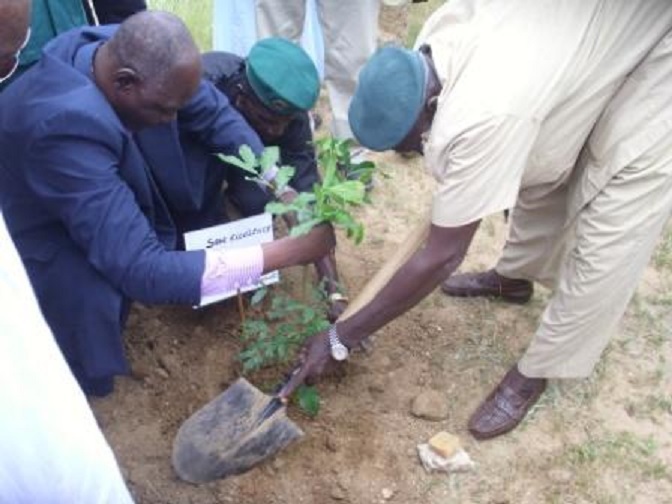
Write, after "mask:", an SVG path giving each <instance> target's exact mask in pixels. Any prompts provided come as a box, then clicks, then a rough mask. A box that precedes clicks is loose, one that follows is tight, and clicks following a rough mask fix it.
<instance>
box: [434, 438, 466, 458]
mask: <svg viewBox="0 0 672 504" xmlns="http://www.w3.org/2000/svg"><path fill="white" fill-rule="evenodd" d="M428 443H429V447H430V448H431V449H432V451H434V452H435V453H438V454H439V455H441V456H442V457H443V458H450V457H452V456H453V455H454V454H455V452H456V451H457V450H459V449H460V448H462V445H461V443H460V438H459V437H457V436H454V435H453V434H450V433H449V432H446V431H441V432H439V433H437V434H434V435H433V436H432V437H431V439H430V440H429V441H428Z"/></svg>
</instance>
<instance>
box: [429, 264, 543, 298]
mask: <svg viewBox="0 0 672 504" xmlns="http://www.w3.org/2000/svg"><path fill="white" fill-rule="evenodd" d="M441 290H442V291H443V292H445V293H446V294H448V295H449V296H455V297H476V296H487V297H493V298H497V299H501V300H502V301H507V302H509V303H518V304H523V303H527V302H528V301H529V300H530V298H531V297H532V292H533V291H534V286H533V285H532V282H530V281H529V280H520V279H515V278H507V277H503V276H502V275H500V274H499V273H497V272H496V271H495V270H494V268H493V269H490V270H488V271H484V272H481V273H463V274H460V275H453V276H451V277H450V278H449V279H448V280H446V281H444V282H443V283H442V284H441Z"/></svg>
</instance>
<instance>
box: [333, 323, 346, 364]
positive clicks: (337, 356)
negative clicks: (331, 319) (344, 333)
mask: <svg viewBox="0 0 672 504" xmlns="http://www.w3.org/2000/svg"><path fill="white" fill-rule="evenodd" d="M329 347H330V349H331V356H332V357H333V358H334V360H337V361H344V360H346V359H347V358H348V356H349V355H350V351H349V350H348V347H346V346H345V345H344V344H343V342H341V340H340V338H339V337H338V333H337V332H336V325H335V324H334V325H332V326H331V327H330V328H329Z"/></svg>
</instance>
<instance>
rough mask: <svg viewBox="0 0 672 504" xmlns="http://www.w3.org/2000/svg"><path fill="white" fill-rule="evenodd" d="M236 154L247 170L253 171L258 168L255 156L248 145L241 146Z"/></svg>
mask: <svg viewBox="0 0 672 504" xmlns="http://www.w3.org/2000/svg"><path fill="white" fill-rule="evenodd" d="M238 154H239V155H240V159H242V160H243V163H245V166H247V167H248V168H250V169H254V168H256V167H257V166H259V164H258V163H257V156H255V155H254V152H253V151H252V148H251V147H250V146H249V145H241V146H240V149H239V150H238Z"/></svg>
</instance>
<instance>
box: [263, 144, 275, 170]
mask: <svg viewBox="0 0 672 504" xmlns="http://www.w3.org/2000/svg"><path fill="white" fill-rule="evenodd" d="M279 159H280V149H279V148H278V147H276V146H275V145H272V146H270V147H266V148H265V149H264V151H263V152H262V153H261V156H260V157H259V166H261V173H266V172H267V171H268V170H270V169H271V168H272V167H274V166H275V165H277V164H278V160H279Z"/></svg>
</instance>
